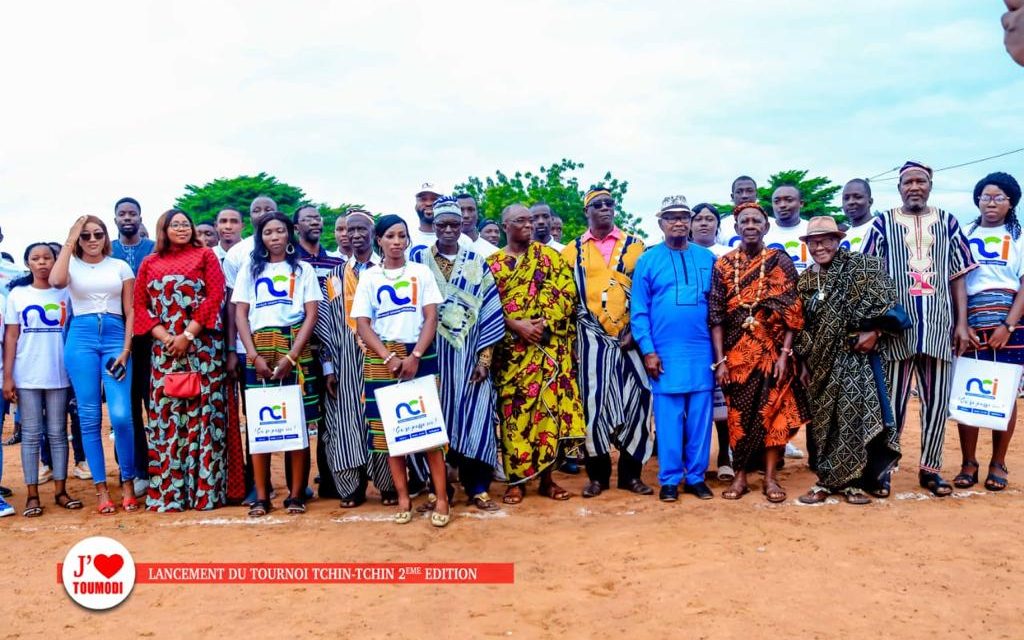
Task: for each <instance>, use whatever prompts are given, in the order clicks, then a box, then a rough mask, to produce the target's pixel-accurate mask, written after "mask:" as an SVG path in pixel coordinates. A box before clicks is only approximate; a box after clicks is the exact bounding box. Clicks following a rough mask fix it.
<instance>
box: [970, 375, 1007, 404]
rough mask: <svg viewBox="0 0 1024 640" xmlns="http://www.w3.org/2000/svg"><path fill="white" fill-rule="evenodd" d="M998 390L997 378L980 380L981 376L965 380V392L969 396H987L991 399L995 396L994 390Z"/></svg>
mask: <svg viewBox="0 0 1024 640" xmlns="http://www.w3.org/2000/svg"><path fill="white" fill-rule="evenodd" d="M998 390H999V378H994V379H992V380H982V379H981V378H971V379H970V380H968V381H967V390H966V393H967V395H969V396H974V397H976V398H988V399H990V400H991V399H993V398H995V397H996V392H997V391H998Z"/></svg>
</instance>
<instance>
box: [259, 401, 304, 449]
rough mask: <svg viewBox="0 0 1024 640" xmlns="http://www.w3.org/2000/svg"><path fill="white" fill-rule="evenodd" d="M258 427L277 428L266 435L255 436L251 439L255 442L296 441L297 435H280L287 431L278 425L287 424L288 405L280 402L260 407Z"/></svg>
mask: <svg viewBox="0 0 1024 640" xmlns="http://www.w3.org/2000/svg"><path fill="white" fill-rule="evenodd" d="M257 415H258V416H259V427H260V428H261V429H264V428H266V427H277V428H276V429H273V430H271V431H270V432H261V433H266V435H257V436H255V437H254V438H253V440H254V441H255V442H273V441H277V440H298V439H299V434H297V433H282V431H286V430H287V429H284V428H281V427H280V425H287V424H288V403H287V402H282V403H280V404H272V405H267V406H263V407H260V410H259V413H258V414H257Z"/></svg>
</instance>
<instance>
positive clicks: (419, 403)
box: [373, 376, 448, 456]
mask: <svg viewBox="0 0 1024 640" xmlns="http://www.w3.org/2000/svg"><path fill="white" fill-rule="evenodd" d="M373 395H374V396H375V397H376V398H377V408H378V409H379V410H380V421H381V422H382V423H383V426H384V437H385V438H387V441H388V454H389V455H392V456H404V455H407V454H410V453H419V452H420V451H429V450H430V449H437V448H438V447H443V446H444V445H446V444H448V429H446V428H445V424H444V415H443V414H442V413H441V400H440V398H439V397H438V395H437V382H435V380H434V376H423V377H422V378H415V379H413V380H409V381H408V382H399V383H397V384H393V385H391V386H389V387H381V388H380V389H377V390H376V391H374V392H373Z"/></svg>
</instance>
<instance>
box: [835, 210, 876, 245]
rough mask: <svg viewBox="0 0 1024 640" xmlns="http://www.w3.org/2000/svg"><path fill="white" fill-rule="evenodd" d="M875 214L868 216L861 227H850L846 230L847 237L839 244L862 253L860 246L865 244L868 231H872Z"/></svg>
mask: <svg viewBox="0 0 1024 640" xmlns="http://www.w3.org/2000/svg"><path fill="white" fill-rule="evenodd" d="M874 219H875V218H874V216H872V217H870V218H868V221H867V222H865V223H864V224H862V225H860V226H859V227H850V228H849V229H847V230H846V237H845V238H843V241H842V242H840V243H839V246H840V247H842V248H844V249H849V250H850V251H853V252H855V253H860V248H861V246H862V245H863V244H864V238H866V237H867V235H868V231H871V223H872V222H873V221H874Z"/></svg>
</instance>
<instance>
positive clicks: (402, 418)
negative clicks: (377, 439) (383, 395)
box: [395, 396, 427, 423]
mask: <svg viewBox="0 0 1024 640" xmlns="http://www.w3.org/2000/svg"><path fill="white" fill-rule="evenodd" d="M426 415H427V404H426V403H425V402H423V397H422V396H421V397H419V398H416V399H415V400H410V401H408V402H401V403H399V404H398V405H397V406H396V407H395V417H396V418H398V422H400V423H401V422H407V421H409V420H417V419H419V418H422V417H424V416H426Z"/></svg>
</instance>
